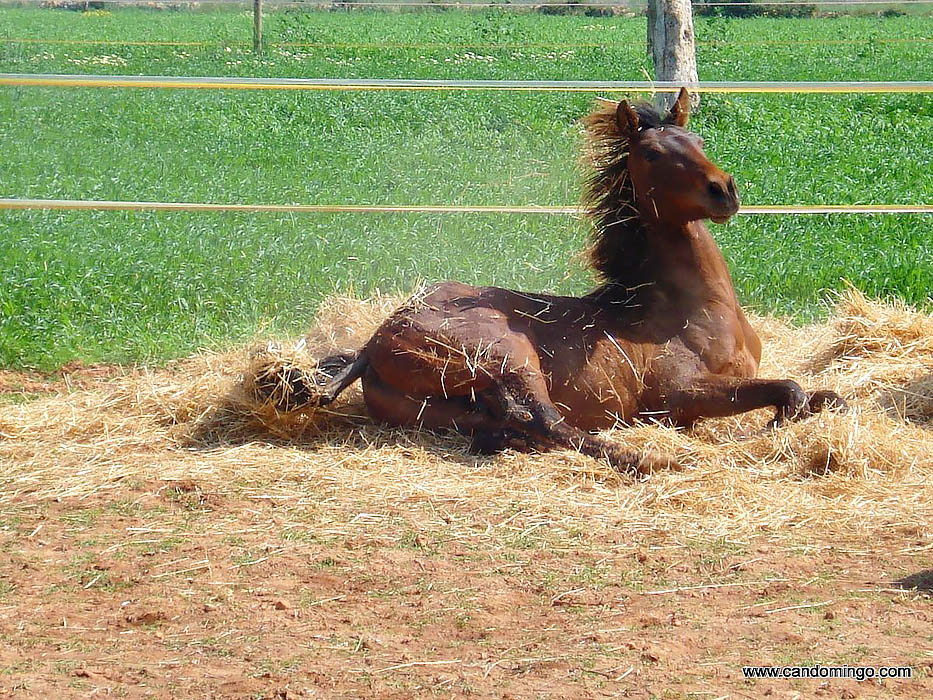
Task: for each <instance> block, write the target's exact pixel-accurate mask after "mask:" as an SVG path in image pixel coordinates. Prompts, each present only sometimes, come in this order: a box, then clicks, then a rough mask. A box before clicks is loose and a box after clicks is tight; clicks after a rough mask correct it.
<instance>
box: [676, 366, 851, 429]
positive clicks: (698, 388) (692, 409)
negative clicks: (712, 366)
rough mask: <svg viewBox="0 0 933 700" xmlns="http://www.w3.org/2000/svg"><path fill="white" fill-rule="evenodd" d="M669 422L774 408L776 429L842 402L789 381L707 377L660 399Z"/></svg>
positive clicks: (830, 394) (842, 405)
mask: <svg viewBox="0 0 933 700" xmlns="http://www.w3.org/2000/svg"><path fill="white" fill-rule="evenodd" d="M663 399H664V401H665V404H666V408H667V410H668V411H669V412H670V417H671V419H672V420H673V421H674V422H675V423H678V424H682V425H690V424H692V423H693V422H694V421H696V420H698V419H699V418H717V417H722V416H734V415H737V414H739V413H745V412H747V411H753V410H755V409H757V408H766V407H768V406H774V408H775V413H774V418H773V419H772V420H771V421H770V422H769V423H768V426H769V427H779V426H781V425H783V424H784V422H785V421H786V420H788V419H791V420H797V419H800V418H806V417H807V416H809V415H811V414H812V413H819V412H820V411H822V410H823V409H824V408H837V409H845V408H846V407H847V404H846V402H845V399H843V398H842V397H841V396H839V395H838V394H836V393H835V392H833V391H826V390H823V391H816V392H813V393H812V394H809V395H808V394H807V392H805V391H804V390H803V389H802V388H801V386H800V385H799V384H798V383H797V382H795V381H792V380H790V379H740V378H736V377H723V376H719V375H708V376H706V377H702V378H698V379H695V380H694V381H693V382H691V383H690V384H689V385H687V386H686V387H685V388H669V389H668V390H667V391H666V392H665V393H664V396H663Z"/></svg>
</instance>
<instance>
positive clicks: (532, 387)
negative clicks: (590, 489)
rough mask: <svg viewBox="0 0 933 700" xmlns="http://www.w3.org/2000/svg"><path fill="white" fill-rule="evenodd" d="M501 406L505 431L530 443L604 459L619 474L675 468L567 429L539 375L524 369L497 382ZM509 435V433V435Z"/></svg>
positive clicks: (583, 433) (536, 372) (515, 371)
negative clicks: (621, 472) (518, 435)
mask: <svg viewBox="0 0 933 700" xmlns="http://www.w3.org/2000/svg"><path fill="white" fill-rule="evenodd" d="M493 391H496V392H498V393H499V395H500V397H499V398H500V406H503V407H504V408H505V416H504V418H505V422H506V430H507V431H508V430H511V431H513V434H514V433H518V434H521V435H525V436H528V438H529V442H530V443H532V444H533V441H537V442H539V443H543V444H544V445H546V446H550V447H563V448H568V449H572V450H576V451H578V452H581V453H582V454H585V455H588V456H590V457H594V458H596V459H605V460H606V461H608V462H609V463H610V464H611V465H612V466H613V467H615V468H616V469H617V470H619V471H625V472H644V471H651V470H653V469H656V468H660V467H664V468H676V466H677V465H676V463H675V462H673V461H672V460H669V459H663V458H661V459H655V458H653V457H650V456H648V455H643V454H638V453H637V452H632V451H629V450H625V449H623V448H621V447H619V446H618V445H616V444H614V443H612V442H610V441H608V440H604V439H602V438H600V437H597V436H595V435H591V434H589V433H587V432H584V431H582V430H580V429H578V428H575V427H573V426H571V425H568V424H567V422H566V421H565V420H564V417H563V416H562V415H561V414H560V411H558V410H557V407H556V406H555V405H554V404H553V402H552V401H551V398H550V396H549V395H548V392H547V384H546V382H545V380H544V377H543V376H542V375H541V373H540V372H538V371H535V370H533V369H530V368H528V367H522V368H520V369H517V370H513V371H511V372H509V373H507V374H505V375H503V376H502V377H500V378H498V380H497V381H496V382H495V388H494V389H493ZM506 434H508V433H506Z"/></svg>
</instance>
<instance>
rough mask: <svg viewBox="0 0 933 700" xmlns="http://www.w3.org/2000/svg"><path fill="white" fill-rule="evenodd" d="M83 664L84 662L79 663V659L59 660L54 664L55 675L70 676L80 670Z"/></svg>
mask: <svg viewBox="0 0 933 700" xmlns="http://www.w3.org/2000/svg"><path fill="white" fill-rule="evenodd" d="M83 664H84V662H83V661H78V660H77V659H58V660H57V661H55V662H54V663H53V664H52V669H53V670H54V671H55V673H60V674H61V675H63V676H68V675H70V674H71V672H72V671H74V670H75V669H76V668H80V667H81V666H82V665H83Z"/></svg>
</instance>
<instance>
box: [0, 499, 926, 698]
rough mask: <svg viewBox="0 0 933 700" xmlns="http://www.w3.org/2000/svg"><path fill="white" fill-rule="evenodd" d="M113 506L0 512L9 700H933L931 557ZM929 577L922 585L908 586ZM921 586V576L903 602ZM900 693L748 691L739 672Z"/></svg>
mask: <svg viewBox="0 0 933 700" xmlns="http://www.w3.org/2000/svg"><path fill="white" fill-rule="evenodd" d="M343 506H344V507H343V511H344V515H345V518H344V522H343V523H342V524H341V525H339V526H335V525H334V524H333V523H332V522H330V523H328V524H327V526H326V527H322V524H321V523H320V522H319V520H320V517H319V516H320V513H321V509H320V508H319V504H318V503H316V502H315V500H314V499H313V498H311V499H308V498H298V499H291V498H288V497H281V498H280V497H276V496H275V495H274V494H263V493H252V494H244V493H242V492H238V489H236V488H231V489H229V490H225V491H223V492H217V491H204V490H202V489H201V488H200V486H199V484H198V483H196V482H194V481H176V482H168V483H166V482H162V481H154V482H151V483H127V484H125V485H124V486H123V487H121V488H120V489H118V490H116V491H113V492H109V493H107V494H106V495H102V494H101V495H96V496H93V495H92V496H89V497H86V498H81V499H74V500H65V501H62V502H49V503H42V504H38V505H36V504H30V503H25V502H24V503H14V504H8V505H6V506H5V507H3V509H2V511H0V533H2V534H0V537H2V540H0V542H2V549H3V552H4V557H3V561H2V562H0V574H2V579H0V581H2V583H0V634H2V636H3V641H4V644H3V647H2V650H0V668H2V674H0V688H2V692H4V693H5V694H7V695H9V696H11V697H24V698H25V697H43V696H44V697H50V698H64V697H76V698H77V697H92V696H93V697H102V696H105V697H109V696H117V697H157V698H174V697H198V698H208V697H210V698H356V697H372V698H410V697H469V696H472V697H490V698H600V697H633V698H655V697H658V698H662V697H663V698H681V697H683V698H687V697H696V698H702V697H739V698H760V697H776V698H790V697H827V698H874V697H904V698H921V697H930V696H931V693H933V677H931V676H933V636H931V635H933V624H931V622H933V609H931V600H930V596H929V593H928V592H924V591H922V590H921V591H919V592H918V591H912V592H904V591H901V590H899V588H898V584H897V583H896V581H897V580H899V579H902V578H904V577H907V576H910V575H916V574H920V573H921V572H924V571H925V570H926V569H927V568H928V567H929V566H930V549H931V547H930V543H929V542H921V541H911V540H910V539H909V537H905V533H902V532H893V531H892V532H891V533H890V535H889V536H888V537H886V538H883V539H882V541H877V542H872V543H866V542H858V541H854V542H840V541H834V539H833V537H832V533H827V535H829V536H827V537H825V538H821V537H818V536H814V535H813V533H808V534H807V536H804V537H786V536H780V537H776V536H773V535H772V536H763V537H760V538H752V539H742V540H735V541H732V540H724V539H721V538H720V539H715V540H710V541H688V542H683V541H677V539H676V538H672V537H670V536H669V535H667V534H666V533H664V532H660V531H652V530H644V531H631V530H628V531H625V530H620V531H618V532H612V531H611V530H606V531H602V532H600V533H598V534H596V535H591V534H589V533H585V532H573V531H566V530H564V529H563V528H562V527H561V523H559V522H549V521H548V520H547V519H543V518H541V517H535V516H534V514H528V513H523V512H522V511H517V512H515V513H513V514H512V515H510V516H508V517H504V518H502V519H501V520H500V521H498V522H487V521H485V519H484V517H483V516H484V515H485V513H484V512H480V511H478V510H477V509H476V508H474V507H473V504H471V503H470V502H468V501H462V502H457V501H455V500H449V501H447V502H432V501H419V500H417V499H416V500H413V502H412V503H411V506H410V507H409V508H406V509H404V510H402V509H399V510H387V509H385V508H382V509H381V510H379V511H373V512H370V511H369V510H368V509H367V507H366V506H367V504H365V503H358V504H353V503H346V504H343ZM926 573H927V575H929V573H930V572H926ZM918 581H919V582H920V584H921V585H925V586H926V587H927V588H929V587H930V585H931V581H930V580H929V578H928V579H927V580H926V581H925V584H924V581H923V578H922V576H921V577H919V578H915V579H914V580H913V583H915V584H916V583H917V582H918ZM814 663H822V664H824V665H827V664H838V665H843V664H848V665H869V666H880V665H909V666H911V667H912V670H913V679H912V680H909V681H900V680H899V681H886V682H884V683H881V682H877V681H863V682H861V683H859V682H857V681H855V680H823V681H820V680H781V681H778V680H744V679H743V677H742V666H743V665H749V664H768V665H770V664H776V665H785V664H787V665H791V664H807V665H809V664H814Z"/></svg>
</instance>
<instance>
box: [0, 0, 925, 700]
mask: <svg viewBox="0 0 933 700" xmlns="http://www.w3.org/2000/svg"><path fill="white" fill-rule="evenodd" d="M266 22H267V28H268V34H267V42H269V47H268V51H267V53H266V54H265V56H264V57H262V58H260V59H257V58H254V57H253V56H252V54H251V53H250V51H249V49H248V43H249V40H250V36H249V31H250V25H249V17H248V13H247V12H245V11H243V10H238V11H236V12H227V11H220V10H217V11H210V12H208V11H204V12H200V11H198V12H156V11H138V10H130V9H126V10H124V9H121V10H119V11H114V12H92V13H87V14H81V13H73V12H61V11H48V10H39V9H37V8H10V7H2V8H0V72H71V73H95V74H96V73H127V74H132V73H143V74H165V75H198V74H201V75H284V76H302V75H305V76H327V77H341V76H344V77H451V78H516V79H520V78H533V77H534V78H568V79H599V78H605V79H619V78H621V79H639V78H641V77H642V75H641V73H640V71H641V70H642V68H643V67H644V65H645V63H644V62H645V59H644V56H643V48H642V44H641V42H642V41H643V31H644V25H643V20H639V19H626V18H621V17H620V18H585V17H574V16H563V17H543V16H538V15H532V14H526V15H508V14H504V13H459V12H454V11H451V12H431V13H400V14H376V13H366V12H360V13H356V12H354V13H348V14H343V13H336V12H334V13H313V14H310V15H308V16H304V15H299V14H294V13H272V14H270V15H269V16H268V17H267V19H266ZM697 28H698V37H699V39H700V40H701V41H702V42H705V43H703V44H702V46H701V59H700V60H701V77H702V78H708V79H736V80H740V79H777V80H804V79H808V80H810V79H827V80H849V79H852V80H888V79H890V80H909V79H922V78H924V77H926V76H928V75H929V74H930V68H931V66H933V55H931V43H930V42H928V41H924V40H925V39H929V38H930V37H931V28H933V24H931V19H930V18H929V17H927V16H919V17H917V16H914V17H911V18H903V17H890V18H878V17H859V18H846V17H842V18H834V19H820V20H773V19H772V20H768V19H754V20H741V21H730V20H722V19H716V18H713V19H708V20H698V23H697ZM9 39H19V40H21V39H36V40H41V41H28V42H27V41H4V40H9ZM74 39H79V40H83V41H114V42H124V43H122V44H121V43H114V44H106V45H105V44H100V43H96V44H79V43H76V44H65V43H58V42H61V41H65V40H74ZM610 39H611V42H610ZM798 39H802V40H805V41H812V42H814V43H804V44H800V43H796V44H791V43H782V42H790V41H796V40H798ZM130 41H176V42H178V41H181V42H203V41H208V42H212V43H210V44H209V45H203V46H194V45H187V46H177V45H176V46H166V45H161V46H142V45H137V44H127V43H125V42H130ZM43 42H45V43H43ZM348 42H350V43H355V44H357V45H356V46H353V47H347V46H340V47H338V46H333V45H334V44H338V43H344V44H345V43H348ZM376 42H380V43H383V44H385V43H393V44H394V45H395V46H393V47H391V48H385V47H383V48H379V49H376V48H373V47H371V46H361V45H363V44H372V43H376ZM597 42H607V43H606V45H605V46H603V45H600V46H583V45H584V44H593V43H597ZM730 42H731V43H730ZM735 42H745V43H735ZM763 42H770V43H763ZM818 42H830V43H818ZM530 43H536V44H538V45H536V46H534V47H530V46H528V44H530ZM556 43H559V44H563V45H564V46H563V47H562V48H556V47H554V46H542V45H543V44H551V45H553V44H556ZM286 44H287V45H286ZM297 44H304V45H303V46H298V45H297ZM413 44H418V46H417V47H415V46H412V45H413ZM569 44H574V45H579V46H573V47H571V46H567V45H569ZM480 45H482V48H480ZM503 45H505V46H503ZM448 59H449V60H448ZM620 66H621V69H620ZM620 73H621V74H620ZM591 100H592V96H581V95H560V94H509V93H488V94H487V93H464V94H445V93H425V94H411V93H386V94H376V93H328V92H322V93H282V92H275V91H270V92H246V91H243V92H233V91H180V90H149V91H146V90H119V89H96V90H90V89H88V90H85V89H67V90H66V89H59V90H51V89H45V88H15V89H13V88H2V89H0V125H2V126H0V153H3V157H2V158H0V197H30V198H33V197H34V198H76V199H81V198H88V199H125V200H170V201H182V200H191V201H207V202H256V203H357V204H407V203H412V204H444V203H448V204H548V205H553V204H573V203H575V202H576V201H577V198H578V191H579V186H580V180H581V175H582V173H581V170H580V169H579V167H577V166H576V163H577V158H578V152H579V146H580V130H579V124H578V120H579V118H580V117H581V116H582V115H583V114H585V112H586V110H587V109H588V107H589V105H590V103H591ZM693 125H694V127H695V129H696V130H697V131H698V132H699V133H701V134H702V136H703V137H704V139H705V140H706V143H707V150H708V151H709V152H710V154H711V156H712V157H713V159H714V160H716V161H718V162H719V163H720V164H722V165H723V166H724V167H725V168H726V169H728V170H730V171H731V172H733V173H734V174H735V176H736V178H737V180H738V181H739V183H740V188H741V190H742V194H743V201H744V202H745V203H746V204H819V203H837V204H845V203H894V204H896V203H910V204H917V203H930V202H931V198H930V193H931V192H933V167H931V165H933V163H931V155H930V150H929V148H928V144H929V143H931V142H933V139H931V137H933V99H931V97H929V96H925V95H833V96H816V95H812V96H800V95H798V96H792V95H761V96H755V95H745V96H741V95H710V96H707V97H705V99H704V102H703V105H702V108H701V110H700V111H699V112H698V113H697V114H696V115H695V117H694V120H693ZM931 224H933V217H930V216H873V217H866V216H813V217H802V216H797V217H792V216H783V217H774V216H769V217H766V216H755V217H750V216H739V217H736V218H735V219H734V220H733V221H732V222H730V223H729V224H728V225H726V226H715V227H714V234H715V235H716V236H717V238H718V240H719V241H720V242H721V244H722V247H723V249H724V252H725V254H726V256H727V258H728V260H729V262H730V264H731V266H732V270H733V275H734V278H735V281H736V286H737V289H738V290H739V293H740V296H741V297H742V300H743V302H744V304H745V305H746V306H747V307H748V308H749V309H751V313H750V317H751V322H752V324H753V326H754V327H755V328H756V329H757V330H758V331H759V332H760V334H761V336H762V339H763V342H764V360H763V364H762V367H761V375H762V376H769V377H775V376H780V377H789V378H793V379H795V380H797V381H799V382H800V383H802V384H803V385H804V386H806V387H808V388H829V389H833V390H836V391H838V392H840V393H841V394H843V395H844V396H846V397H847V398H848V399H849V401H850V403H851V406H852V410H851V411H850V412H848V413H846V414H838V413H825V414H821V415H819V416H817V417H814V418H812V419H810V420H807V421H803V422H799V423H793V424H791V425H788V426H785V427H784V428H782V429H779V430H774V431H765V430H763V429H762V426H763V425H764V424H765V423H766V421H767V420H768V419H769V418H770V417H771V416H770V415H769V413H768V412H767V411H758V412H755V413H752V414H748V415H744V416H740V417H736V418H728V419H716V420H709V421H703V422H701V423H699V424H698V425H697V426H696V427H695V428H694V429H692V430H690V431H678V430H674V429H671V428H668V427H663V426H658V425H644V424H643V425H637V426H634V427H632V428H626V429H621V430H615V431H610V432H609V434H608V435H607V437H610V438H611V439H613V440H618V441H625V442H626V443H627V444H629V445H631V446H632V447H633V448H634V449H642V448H645V449H654V450H663V451H665V452H667V453H669V454H671V455H673V456H675V457H676V458H677V459H678V461H679V462H681V463H682V464H683V465H684V468H683V469H682V470H681V471H662V472H658V473H654V474H651V475H647V476H643V477H639V478H637V479H635V478H631V477H628V476H625V475H620V474H618V473H616V472H614V471H612V470H610V469H608V468H607V467H606V466H605V465H603V464H601V463H599V462H597V461H596V460H591V459H588V458H585V457H583V456H581V455H579V454H577V453H575V452H572V451H553V452H549V453H546V454H521V453H517V452H513V451H506V452H505V453H503V454H501V455H497V456H496V457H494V458H478V457H475V456H471V455H469V454H468V453H467V449H466V448H467V444H466V441H465V439H463V438H461V437H458V436H453V435H444V434H433V433H429V432H422V431H415V430H389V429H386V428H384V427H380V426H376V425H373V424H372V423H371V422H370V421H369V420H367V419H366V418H365V416H363V415H362V413H363V411H364V408H363V406H362V403H361V400H360V395H359V390H358V388H355V389H353V390H350V391H349V392H348V393H347V395H345V397H344V398H343V399H342V400H341V402H340V403H338V404H337V405H335V406H333V407H331V408H332V409H333V411H331V410H330V409H328V410H326V411H318V412H314V411H311V412H298V413H297V415H295V414H293V415H289V416H285V417H282V416H278V415H275V414H270V413H269V411H268V408H267V407H262V406H259V407H257V406H256V405H255V403H254V402H253V401H251V399H250V395H249V394H248V392H247V391H246V390H245V389H246V388H247V387H248V377H249V373H250V367H251V365H250V356H249V355H250V354H249V348H250V346H252V345H254V344H255V343H256V342H257V339H262V340H267V339H270V338H273V339H277V340H282V342H283V343H284V344H285V346H286V348H288V347H290V344H291V340H292V339H294V338H296V337H298V336H300V335H302V334H305V333H307V335H306V336H305V341H306V347H305V349H304V350H303V351H302V353H304V354H301V357H303V359H304V361H306V362H307V361H310V360H309V358H310V357H314V356H319V355H321V354H324V353H325V352H329V351H333V350H337V349H340V350H343V349H348V348H355V347H357V346H358V345H359V344H360V343H361V342H362V340H363V339H364V338H365V337H367V335H368V334H369V333H370V332H371V331H372V329H373V327H374V325H375V324H376V323H378V321H379V320H380V319H381V318H383V317H384V315H385V314H386V313H388V311H389V309H391V308H393V307H394V306H395V305H396V304H398V303H399V301H400V299H401V298H402V297H401V296H400V295H404V294H405V293H406V292H407V291H408V290H410V289H411V288H412V287H414V286H415V285H416V284H417V283H418V282H419V281H421V280H436V279H440V278H457V279H462V280H465V281H471V282H480V283H487V284H502V285H508V286H514V287H522V288H527V289H535V290H547V291H557V292H566V293H576V292H580V291H582V290H585V289H586V288H587V287H588V285H589V284H591V280H590V278H589V275H588V273H587V271H586V270H585V269H583V267H582V265H581V263H580V259H579V257H577V255H576V254H577V253H578V251H579V250H580V249H581V248H582V247H583V246H584V245H585V242H586V236H587V230H586V225H585V222H582V221H578V220H576V219H573V218H569V217H532V216H500V217H495V216H471V215H451V216H440V215H407V214H406V215H348V214H341V215H326V216H325V215H322V216H292V215H247V214H216V213H215V214H193V213H171V214H152V213H133V214H128V213H111V212H88V213H79V212H37V211H29V212H8V211H4V212H0V553H2V556H0V642H2V643H0V693H2V694H4V695H9V696H10V697H13V698H35V697H43V696H44V697H49V698H85V697H130V698H137V697H138V698H159V699H162V698H165V699H173V700H174V699H175V698H223V699H224V700H226V699H229V698H233V699H236V700H260V699H270V698H279V699H284V698H328V699H330V698H379V699H396V698H397V699H401V698H406V699H407V698H502V699H503V700H504V699H505V698H521V699H522V700H524V699H525V698H529V699H530V698H535V699H538V698H541V699H544V698H554V699H558V698H561V699H563V698H581V699H589V698H618V697H630V698H637V699H640V700H655V699H662V698H663V699H671V700H674V699H677V700H697V699H699V698H707V697H709V698H719V699H720V700H722V699H724V698H761V697H768V698H787V699H790V698H807V699H809V698H866V699H867V698H872V699H874V698H884V699H887V698H923V697H930V696H931V693H933V634H931V626H930V622H931V617H930V616H931V611H930V600H931V597H930V596H931V592H933V570H931V565H930V551H931V549H933V530H931V525H930V523H931V522H933V486H931V484H933V439H931V433H930V426H931V425H933V320H931V316H930V315H929V313H927V311H928V310H929V308H930V299H929V290H930V289H931V282H933V264H931V263H933V260H931V258H933V243H931V237H930V228H931ZM844 279H845V280H849V281H850V282H851V283H852V284H853V285H854V287H856V288H857V289H858V290H862V292H864V293H865V295H863V294H862V292H859V291H856V290H854V289H851V288H849V287H847V286H846V285H845V283H844V282H843V280H844ZM831 291H835V292H838V294H830V292H831ZM876 297H887V299H886V300H885V301H873V300H872V299H874V298H876ZM361 298H362V299H364V300H361ZM905 301H906V302H910V303H911V304H913V305H915V307H918V308H919V309H920V310H917V309H916V308H911V307H909V306H908V305H906V304H905ZM774 314H777V315H784V316H788V318H786V319H783V320H779V319H776V318H775V317H774ZM112 363H119V364H112ZM244 377H246V378H247V381H246V382H244ZM759 664H761V665H768V666H784V665H786V666H814V665H816V664H820V665H823V666H830V665H832V666H849V667H853V666H869V667H873V668H878V667H881V666H901V667H909V668H910V670H911V677H910V678H909V679H906V678H899V679H889V680H880V679H873V680H865V681H857V680H854V679H851V678H849V679H783V680H779V679H761V680H750V679H745V678H743V674H742V667H743V666H746V665H759Z"/></svg>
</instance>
